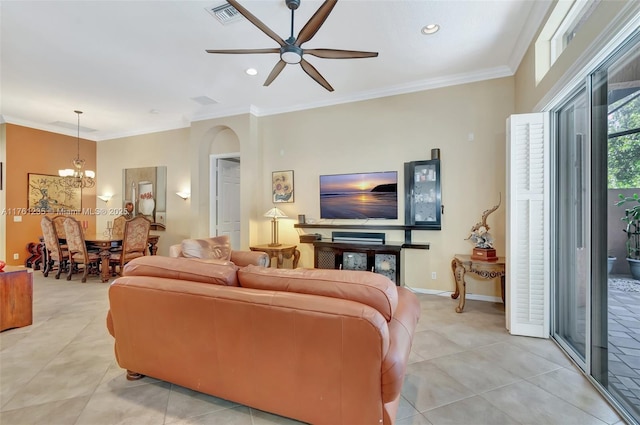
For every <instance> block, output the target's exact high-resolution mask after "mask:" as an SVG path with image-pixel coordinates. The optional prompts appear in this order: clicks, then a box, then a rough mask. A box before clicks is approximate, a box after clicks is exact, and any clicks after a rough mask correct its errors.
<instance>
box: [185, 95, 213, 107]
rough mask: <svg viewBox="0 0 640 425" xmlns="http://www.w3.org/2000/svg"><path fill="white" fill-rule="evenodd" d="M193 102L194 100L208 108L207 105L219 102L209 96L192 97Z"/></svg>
mask: <svg viewBox="0 0 640 425" xmlns="http://www.w3.org/2000/svg"><path fill="white" fill-rule="evenodd" d="M191 100H193V101H194V102H196V103H199V104H200V105H202V106H207V105H215V104H217V103H218V102H216V101H215V100H213V99H211V98H210V97H208V96H197V97H192V98H191Z"/></svg>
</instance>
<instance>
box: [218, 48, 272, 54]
mask: <svg viewBox="0 0 640 425" xmlns="http://www.w3.org/2000/svg"><path fill="white" fill-rule="evenodd" d="M207 53H226V54H231V55H239V54H243V53H280V49H278V48H276V47H274V48H273V49H227V50H212V49H209V50H207Z"/></svg>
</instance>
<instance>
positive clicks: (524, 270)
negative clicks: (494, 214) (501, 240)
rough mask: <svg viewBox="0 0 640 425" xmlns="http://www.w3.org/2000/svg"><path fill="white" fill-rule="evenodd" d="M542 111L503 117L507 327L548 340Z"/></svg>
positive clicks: (545, 154)
mask: <svg viewBox="0 0 640 425" xmlns="http://www.w3.org/2000/svg"><path fill="white" fill-rule="evenodd" d="M548 122H549V121H548V115H547V114H545V113H536V114H522V115H512V116H510V117H509V118H508V119H507V179H508V182H507V231H506V241H507V244H506V245H507V276H506V304H507V305H506V320H507V329H509V331H510V332H511V333H512V334H514V335H525V336H536V337H542V338H548V337H549V319H550V318H549V286H550V280H549V211H548V210H549V153H548V151H549V142H548V141H549V137H548V133H549V125H548Z"/></svg>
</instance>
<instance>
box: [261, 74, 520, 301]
mask: <svg viewBox="0 0 640 425" xmlns="http://www.w3.org/2000/svg"><path fill="white" fill-rule="evenodd" d="M513 99H514V92H513V80H512V79H511V78H501V79H495V80H489V81H484V82H479V83H473V84H465V85H459V86H454V87H447V88H441V89H437V90H428V91H423V92H419V93H412V94H406V95H400V96H393V97H386V98H381V99H375V100H368V101H362V102H357V103H349V104H343V105H338V106H331V107H325V108H319V109H313V110H308V111H300V112H294V113H288V114H281V115H274V116H268V117H263V118H261V119H260V123H261V132H260V135H261V137H262V140H263V149H264V154H263V168H264V172H263V178H262V182H261V193H260V199H261V207H260V208H259V210H260V211H266V210H267V209H268V208H269V206H270V188H271V186H270V185H271V180H270V179H271V172H272V171H278V170H294V178H295V203H292V204H280V205H279V207H280V208H281V209H282V210H283V211H284V212H285V213H286V214H287V215H288V216H289V217H290V219H285V220H282V221H281V224H280V240H281V242H285V243H287V242H288V243H298V233H297V231H296V229H294V228H293V224H294V223H295V222H296V221H297V215H298V214H305V215H306V216H307V217H308V218H315V219H318V218H319V210H320V207H319V189H318V185H319V182H318V177H319V175H321V174H333V173H351V172H368V171H394V170H395V171H398V172H399V183H400V184H399V190H400V194H399V212H398V213H399V217H400V219H399V220H397V221H385V224H386V223H389V224H404V199H403V187H404V185H403V184H402V182H403V181H404V170H403V166H404V165H403V164H404V163H405V162H408V161H415V160H423V159H430V152H431V149H432V148H440V150H441V159H442V165H441V167H442V168H441V170H442V203H443V205H444V212H445V213H444V215H443V221H442V223H443V224H442V230H441V231H419V232H414V236H413V240H414V241H419V242H423V241H427V242H430V243H431V249H430V250H429V251H424V250H403V255H404V256H405V258H404V263H405V264H404V269H403V273H404V281H405V284H407V285H409V286H412V287H417V288H428V289H435V290H443V291H444V290H453V277H452V274H451V270H450V262H451V258H452V256H453V255H454V254H455V253H469V252H470V251H471V249H472V247H473V245H472V244H471V243H470V242H469V241H465V240H464V239H465V238H466V237H467V236H468V232H469V230H470V228H471V226H473V225H474V224H475V223H476V222H477V221H479V220H480V218H481V216H482V212H483V211H484V210H486V209H488V208H490V207H491V206H493V205H495V204H496V203H497V202H498V199H499V196H500V193H502V196H503V199H504V194H505V156H504V155H505V150H504V143H505V120H506V118H507V117H508V116H509V115H510V114H511V113H513ZM470 133H473V135H474V141H472V142H470V141H469V140H468V138H469V134H470ZM504 213H505V209H504V206H503V207H502V208H500V209H499V210H498V211H497V212H496V213H494V214H493V215H492V216H491V217H490V219H489V224H490V226H491V227H492V228H491V233H492V234H494V236H495V238H496V248H497V250H498V253H499V254H504V246H505V244H504V233H505V229H504V223H505V219H504V217H505V216H504ZM333 223H334V224H339V223H340V222H338V221H334V222H333ZM358 223H362V222H361V221H360V222H358ZM267 224H268V223H267V220H266V219H264V220H263V225H262V226H261V227H260V229H259V230H260V236H259V239H260V241H262V242H263V243H264V242H267V241H268V240H269V238H270V233H269V232H270V230H269V227H268V226H267ZM368 224H371V222H369V223H368ZM374 224H375V223H374ZM314 232H315V229H314ZM319 233H322V234H323V235H324V236H325V237H328V238H330V237H331V231H330V230H325V231H322V230H321V231H319ZM387 239H388V240H396V241H402V240H403V239H404V234H403V232H401V231H392V232H387ZM301 265H302V266H303V267H313V249H312V247H311V246H303V250H302V259H301ZM431 272H436V274H437V276H438V278H437V279H436V280H431ZM470 290H471V291H472V292H479V293H483V294H488V295H495V296H499V288H496V287H495V286H493V287H492V285H491V284H480V285H477V286H476V285H473V284H472V285H470Z"/></svg>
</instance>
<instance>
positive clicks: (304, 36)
mask: <svg viewBox="0 0 640 425" xmlns="http://www.w3.org/2000/svg"><path fill="white" fill-rule="evenodd" d="M227 2H228V3H229V4H230V5H231V6H233V7H234V8H235V9H236V10H237V11H238V12H239V13H240V14H241V15H242V16H244V17H245V18H247V20H248V21H249V22H251V23H252V24H253V25H255V26H256V27H257V28H258V29H259V30H260V31H262V32H263V33H265V34H266V35H267V36H269V37H270V38H271V39H272V40H274V41H275V42H277V43H278V44H279V45H280V47H279V48H267V49H231V50H214V49H211V50H207V53H223V54H244V53H248V54H254V53H279V54H280V60H279V61H278V63H276V65H275V66H274V67H273V70H272V71H271V73H270V74H269V76H268V77H267V79H266V81H265V82H264V85H265V86H268V85H269V84H271V83H272V82H273V80H275V79H276V77H277V76H278V75H279V74H280V72H282V70H283V69H284V67H285V66H286V65H287V64H291V65H295V64H298V63H299V64H300V66H301V67H302V69H303V70H304V72H306V73H307V75H309V76H310V77H311V78H312V79H313V80H314V81H316V82H317V83H318V84H320V85H321V86H322V87H324V88H325V89H327V90H329V91H333V87H331V85H330V84H329V83H328V82H327V80H325V79H324V77H322V75H320V73H319V72H318V70H317V69H315V67H314V66H313V65H311V64H310V63H309V62H307V61H306V60H304V58H303V55H305V54H308V55H312V56H316V57H319V58H323V59H357V58H373V57H377V56H378V53H377V52H362V51H357V50H337V49H303V48H302V47H301V46H302V44H303V43H306V42H307V41H309V40H311V39H312V38H313V36H314V35H316V33H317V32H318V30H319V29H320V27H321V26H322V24H324V21H325V20H326V19H327V17H328V16H329V14H330V13H331V11H332V10H333V8H334V6H335V5H336V3H337V2H338V0H325V2H324V3H322V5H321V6H320V7H319V8H318V10H317V11H316V13H314V14H313V16H312V17H311V18H310V19H309V21H307V23H306V24H305V25H304V27H303V28H302V29H301V30H300V32H299V33H298V37H297V38H296V37H294V36H293V28H294V25H293V24H294V12H295V10H296V9H297V8H298V7H299V6H300V0H285V4H286V5H287V7H288V8H289V10H291V36H290V37H289V38H288V39H287V40H286V41H285V40H283V39H282V38H281V37H280V36H279V35H278V34H276V33H275V32H274V31H272V30H271V29H270V28H269V27H267V26H266V25H265V24H264V23H263V22H262V21H260V20H259V19H258V18H256V17H255V16H254V15H253V14H251V12H249V11H248V10H247V9H245V8H244V7H243V6H242V5H240V3H238V2H237V1H236V0H227Z"/></svg>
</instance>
